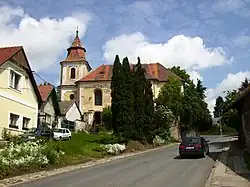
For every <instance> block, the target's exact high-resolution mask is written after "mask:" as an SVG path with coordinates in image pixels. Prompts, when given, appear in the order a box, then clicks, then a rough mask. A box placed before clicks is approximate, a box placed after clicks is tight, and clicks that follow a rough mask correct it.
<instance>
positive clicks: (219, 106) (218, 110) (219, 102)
mask: <svg viewBox="0 0 250 187" xmlns="http://www.w3.org/2000/svg"><path fill="white" fill-rule="evenodd" d="M223 108H224V100H223V98H222V97H221V96H219V97H217V98H216V102H215V107H214V117H216V118H217V117H220V116H221V115H222V110H223Z"/></svg>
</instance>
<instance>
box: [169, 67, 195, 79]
mask: <svg viewBox="0 0 250 187" xmlns="http://www.w3.org/2000/svg"><path fill="white" fill-rule="evenodd" d="M170 70H171V71H172V72H174V73H175V74H176V75H178V76H179V77H180V78H182V79H183V80H184V82H186V83H189V82H190V75H189V74H188V73H187V72H186V71H185V70H184V69H181V68H180V66H173V67H172V68H171V69H170Z"/></svg>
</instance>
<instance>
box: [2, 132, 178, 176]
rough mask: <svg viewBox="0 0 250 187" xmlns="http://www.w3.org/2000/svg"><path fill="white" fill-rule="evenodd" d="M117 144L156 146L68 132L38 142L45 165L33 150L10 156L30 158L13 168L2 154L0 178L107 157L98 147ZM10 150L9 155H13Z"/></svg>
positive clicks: (136, 147) (135, 148) (136, 148)
mask: <svg viewBox="0 0 250 187" xmlns="http://www.w3.org/2000/svg"><path fill="white" fill-rule="evenodd" d="M117 143H118V144H125V145H126V150H125V152H134V151H143V150H146V149H150V148H154V147H158V146H156V145H150V144H142V143H140V142H138V141H132V140H129V141H125V140H122V139H118V138H117V137H116V136H114V135H112V134H110V133H107V132H101V133H99V134H98V135H92V134H88V133H85V132H78V133H72V138H71V140H69V141H44V142H43V143H42V145H41V146H42V147H44V148H42V147H40V148H41V149H43V150H41V151H42V152H41V153H42V154H43V155H44V156H46V158H47V159H48V163H47V164H43V163H41V162H38V158H35V157H33V156H34V155H35V153H32V152H33V151H34V149H30V150H29V151H28V150H27V149H24V152H20V153H18V154H17V155H16V156H17V157H15V158H14V160H13V161H14V162H16V161H18V162H20V161H23V160H22V159H26V158H27V157H30V156H31V157H33V161H32V162H30V163H27V164H24V165H18V166H17V167H16V166H15V165H13V163H12V165H6V164H4V162H6V159H7V160H8V159H9V160H10V162H12V161H11V159H10V158H9V157H6V159H5V158H4V157H3V156H4V155H0V179H3V178H6V177H12V176H17V175H22V174H28V173H33V172H38V171H42V170H51V169H55V168H60V167H64V166H68V165H75V164H80V163H85V162H88V161H91V160H95V159H100V158H104V157H108V156H111V155H110V154H109V153H108V152H107V150H105V149H104V148H103V147H102V145H103V144H117ZM169 143H170V144H171V143H176V141H174V140H172V139H171V140H170V141H169V142H168V144H169ZM21 145H22V144H21ZM165 145H166V144H165ZM40 148H39V149H40ZM19 149H20V148H19ZM17 151H18V150H17ZM27 151H28V152H27ZM14 152H15V151H14ZM14 152H13V154H16V153H14ZM10 155H11V154H10ZM1 156H2V157H1ZM12 156H13V155H12Z"/></svg>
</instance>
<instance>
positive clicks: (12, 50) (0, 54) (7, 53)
mask: <svg viewBox="0 0 250 187" xmlns="http://www.w3.org/2000/svg"><path fill="white" fill-rule="evenodd" d="M22 48H23V47H22V46H14V47H2V48H0V65H2V64H3V63H4V62H6V61H7V60H9V59H10V58H11V57H12V56H14V55H15V54H16V53H17V52H18V51H20V50H21V49H22Z"/></svg>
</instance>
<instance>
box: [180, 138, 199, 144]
mask: <svg viewBox="0 0 250 187" xmlns="http://www.w3.org/2000/svg"><path fill="white" fill-rule="evenodd" d="M183 143H190V144H196V143H200V138H185V139H184V140H183Z"/></svg>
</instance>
